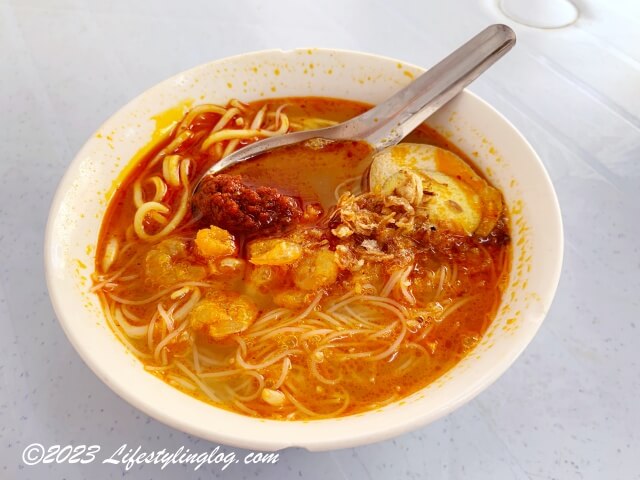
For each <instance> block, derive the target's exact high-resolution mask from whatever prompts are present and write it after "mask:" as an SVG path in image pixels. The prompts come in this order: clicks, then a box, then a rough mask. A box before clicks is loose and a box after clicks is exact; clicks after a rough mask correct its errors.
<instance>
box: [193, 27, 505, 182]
mask: <svg viewBox="0 0 640 480" xmlns="http://www.w3.org/2000/svg"><path fill="white" fill-rule="evenodd" d="M515 43H516V36H515V33H514V32H513V30H511V28H509V27H508V26H506V25H502V24H495V25H491V26H489V27H487V28H485V29H484V30H482V31H481V32H480V33H478V34H477V35H476V36H474V37H473V38H471V39H470V40H469V41H467V42H466V43H465V44H463V45H462V46H461V47H459V48H458V49H457V50H455V51H454V52H453V53H451V54H450V55H448V56H447V57H445V58H444V59H443V60H441V61H440V62H439V63H438V64H436V65H435V66H433V67H432V68H430V69H429V70H427V71H426V72H425V73H423V74H422V75H420V76H419V77H418V78H417V79H416V80H414V81H413V82H411V83H410V84H409V85H407V86H406V87H404V88H403V89H402V90H400V91H399V92H397V93H396V94H395V95H393V96H391V97H390V98H388V99H387V100H385V101H384V102H382V103H380V104H379V105H377V106H376V107H374V108H372V109H371V110H368V111H367V112H365V113H363V114H361V115H358V116H357V117H354V118H352V119H351V120H348V121H346V122H343V123H340V124H338V125H334V126H331V127H327V128H321V129H316V130H305V131H301V132H295V133H290V134H287V135H281V136H275V137H270V138H267V139H264V140H261V141H259V142H255V143H252V144H250V145H247V146H246V147H244V148H241V149H239V150H237V151H236V152H234V153H232V154H230V155H228V156H226V157H224V158H222V159H221V160H219V161H217V162H216V163H214V164H213V165H211V166H210V167H209V168H208V169H206V170H205V171H204V173H203V174H202V176H201V177H200V178H199V179H198V180H197V182H196V183H195V184H194V188H193V190H192V195H193V194H194V193H195V192H196V191H197V190H198V187H199V186H200V184H201V181H202V179H203V178H204V177H206V176H207V175H214V174H217V173H220V172H222V171H223V170H225V169H227V168H229V167H232V166H233V165H236V164H238V163H241V162H245V161H247V160H250V159H251V158H253V157H256V156H258V155H261V154H263V153H266V152H269V151H271V150H274V149H276V148H280V147H285V146H287V145H293V144H295V143H299V142H304V141H307V140H311V139H323V140H328V141H333V140H358V141H365V142H368V143H369V144H370V145H371V146H372V149H373V153H376V152H379V151H380V150H383V149H384V148H387V147H390V146H393V145H396V144H397V143H399V142H400V141H401V140H402V139H404V138H405V137H406V136H407V135H409V134H410V133H411V132H412V131H413V130H414V129H415V128H416V127H418V125H420V124H421V123H422V122H424V121H425V120H426V119H427V118H428V117H429V116H431V115H432V114H434V113H435V112H437V111H438V110H439V109H440V108H441V107H442V106H444V105H445V104H446V103H447V102H448V101H449V100H451V99H452V98H454V97H455V96H456V95H458V94H459V93H460V92H461V91H462V90H463V89H464V88H465V87H466V86H467V85H469V84H470V83H471V82H472V81H473V80H475V79H476V78H477V77H478V76H480V74H482V73H483V72H484V71H485V70H487V69H488V68H489V67H490V66H491V65H493V64H494V63H495V62H496V61H497V60H498V59H500V58H501V57H502V56H504V55H505V54H506V53H507V52H508V51H509V50H510V49H511V48H512V47H513V46H514V45H515ZM365 177H366V175H365Z"/></svg>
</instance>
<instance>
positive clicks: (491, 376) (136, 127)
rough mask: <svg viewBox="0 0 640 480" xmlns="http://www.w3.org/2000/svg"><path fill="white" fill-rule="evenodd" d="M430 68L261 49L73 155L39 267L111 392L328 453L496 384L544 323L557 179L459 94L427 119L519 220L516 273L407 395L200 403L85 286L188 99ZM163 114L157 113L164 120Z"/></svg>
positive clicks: (170, 93)
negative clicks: (138, 352) (270, 414)
mask: <svg viewBox="0 0 640 480" xmlns="http://www.w3.org/2000/svg"><path fill="white" fill-rule="evenodd" d="M421 72H422V69H420V68H418V67H415V66H412V65H407V64H404V63H403V62H399V61H397V60H393V59H389V58H383V57H379V56H373V55H367V54H362V53H355V52H346V51H336V50H316V49H312V50H307V49H304V50H295V51H288V52H284V51H277V50H276V51H265V52H258V53H248V54H245V55H240V56H237V57H232V58H227V59H223V60H218V61H215V62H212V63H209V64H206V65H202V66H199V67H196V68H193V69H191V70H189V71H187V72H184V73H180V74H178V75H176V76H174V77H172V78H170V79H168V80H166V81H164V82H162V83H160V84H159V85H157V86H155V87H153V88H151V89H149V90H147V91H146V92H144V93H143V94H142V95H140V96H139V97H138V98H136V99H135V100H133V101H131V102H130V103H129V104H128V105H126V106H125V107H124V108H122V109H121V110H120V111H119V112H117V113H116V114H115V115H113V116H112V117H111V118H110V119H109V120H107V122H106V123H105V124H104V125H102V126H101V127H100V128H99V130H98V131H97V132H96V133H95V134H94V135H92V137H91V138H90V139H89V140H88V141H87V143H86V144H85V145H84V147H83V148H82V150H81V151H80V152H79V153H78V155H77V156H76V158H75V159H74V160H73V162H72V163H71V165H70V166H69V169H68V170H67V173H66V175H65V176H64V178H63V180H62V182H61V183H60V186H59V187H58V191H57V194H56V196H55V199H54V201H53V205H52V207H51V212H50V215H49V223H48V225H47V230H46V240H45V259H46V260H45V261H46V271H47V282H48V286H49V291H50V295H51V299H52V302H53V306H54V308H55V310H56V313H57V315H58V318H59V319H60V323H61V325H62V327H63V328H64V330H65V332H66V334H67V336H68V337H69V340H71V343H72V344H73V345H74V347H75V348H76V350H77V351H78V353H79V354H80V356H81V357H82V358H83V359H84V361H85V362H86V363H87V364H88V365H89V367H91V369H92V370H93V371H94V372H95V374H96V375H98V377H100V378H101V379H102V380H103V381H104V382H105V383H106V384H107V385H108V386H109V387H110V388H111V389H113V390H114V391H115V392H116V393H118V394H119V395H120V396H121V397H122V398H124V399H125V400H127V401H128V402H129V403H131V404H132V405H134V406H136V407H137V408H139V409H140V410H142V411H144V412H145V413H147V414H149V415H151V416H152V417H154V418H156V419H158V420H160V421H161V422H164V423H166V424H169V425H171V426H173V427H175V428H178V429H180V430H183V431H185V432H189V433H191V434H194V435H197V436H200V437H203V438H206V439H209V440H211V441H214V442H221V443H224V444H228V445H233V446H237V447H244V448H252V449H261V450H277V449H281V448H284V447H289V446H298V447H304V448H307V449H309V450H328V449H335V448H343V447H351V446H356V445H361V444H366V443H371V442H375V441H379V440H383V439H387V438H389V437H393V436H395V435H399V434H401V433H403V432H406V431H408V430H412V429H416V428H418V427H420V426H422V425H425V424H427V423H429V422H432V421H433V420H435V419H437V418H439V417H441V416H443V415H445V414H447V413H449V412H451V411H452V410H454V409H456V408H458V407H460V406H461V405H462V404H464V403H465V402H467V401H469V400H470V399H472V398H473V397H474V396H476V395H477V394H478V393H480V392H481V391H482V390H483V389H484V388H486V387H487V386H489V385H490V384H491V383H492V382H493V381H495V380H496V379H497V378H498V377H499V376H500V375H501V374H502V373H503V372H504V371H505V370H506V369H507V368H508V367H509V366H510V365H511V364H512V363H513V362H514V361H515V359H516V358H517V357H518V355H519V354H520V353H521V352H522V351H523V350H524V348H525V347H526V346H527V344H528V343H529V342H530V341H531V339H532V338H533V336H534V335H535V333H536V331H537V330H538V328H539V327H540V324H541V323H542V321H543V319H544V317H545V314H546V313H547V310H548V309H549V306H550V304H551V300H552V298H553V295H554V293H555V289H556V286H557V283H558V279H559V275H560V267H561V263H562V250H563V237H562V224H561V218H560V211H559V207H558V202H557V199H556V195H555V192H554V190H553V187H552V185H551V182H550V180H549V177H548V175H547V173H546V171H545V169H544V167H543V165H542V163H541V162H540V159H539V158H538V156H537V155H536V153H535V152H534V151H533V149H532V148H531V146H530V145H529V144H528V143H527V141H526V140H525V139H524V138H523V137H522V135H520V133H518V131H517V130H516V129H515V128H514V127H513V126H512V125H511V124H510V123H509V122H508V121H507V120H506V119H505V118H504V117H502V116H501V115H500V114H499V113H498V112H497V111H495V110H494V109H493V108H492V107H491V106H489V105H488V104H487V103H485V102H484V101H482V100H481V99H479V98H478V97H476V96H475V95H473V94H471V93H469V92H466V91H465V92H463V93H462V94H461V95H459V96H458V97H457V98H456V99H454V100H453V101H452V102H450V103H449V104H448V105H447V106H446V107H445V108H443V109H442V110H441V111H440V112H438V113H437V114H436V115H435V116H433V117H432V118H431V119H430V120H429V121H428V123H429V124H430V125H431V126H433V127H435V128H436V129H437V130H439V131H440V132H441V133H443V134H444V135H445V136H447V137H449V138H450V139H451V140H452V141H453V142H454V143H455V144H456V145H457V146H459V147H460V148H462V150H464V151H465V152H466V153H468V154H469V155H470V156H471V157H472V158H474V159H475V161H476V163H477V165H478V166H479V167H480V168H481V169H482V170H483V171H484V173H485V174H486V175H487V176H488V178H489V179H490V180H491V181H492V182H493V183H494V184H495V185H496V186H497V187H498V188H500V189H501V190H502V192H503V193H504V196H505V199H506V203H507V205H508V208H509V211H510V215H511V220H512V238H513V267H512V271H511V278H510V282H509V286H508V288H507V290H506V292H505V294H504V298H503V302H502V305H501V307H500V309H499V312H498V315H497V318H496V319H495V321H494V322H493V324H492V325H491V327H490V329H489V332H488V333H487V334H486V336H485V337H484V338H483V340H482V341H481V343H480V344H479V345H478V346H477V347H476V349H475V350H474V351H473V352H471V354H469V355H468V356H467V357H466V358H464V359H463V360H462V361H461V362H460V363H459V364H458V365H457V366H456V367H455V368H453V369H452V370H451V371H449V372H448V373H446V374H445V375H444V376H443V377H441V378H440V379H438V380H437V381H435V382H434V383H432V384H431V385H429V386H428V387H426V388H425V389H423V390H421V391H419V392H417V393H415V394H414V395H411V396H410V397H408V398H406V399H404V400H403V401H401V402H397V403H394V404H391V405H388V406H386V407H384V408H382V409H380V410H377V411H372V412H368V413H363V414H359V415H354V416H350V417H344V418H337V419H329V420H317V421H308V422H280V421H271V420H259V419H254V418H249V417H246V416H242V415H239V414H235V413H231V412H228V411H225V410H222V409H218V408H215V407H212V406H210V405H208V404H205V403H203V402H200V401H198V400H196V399H194V398H192V397H190V396H188V395H185V394H183V393H181V392H180V391H178V390H176V389H174V388H172V387H170V386H169V385H167V384H166V383H164V382H162V381H161V380H159V379H157V378H156V377H154V376H153V375H151V374H149V373H147V372H146V371H144V370H143V368H142V365H141V363H140V362H139V361H138V360H137V359H135V358H134V357H133V356H132V355H131V354H129V353H128V352H127V351H126V349H125V348H124V346H123V345H121V344H120V342H119V341H118V340H117V339H116V337H115V335H114V334H113V333H112V332H111V331H110V330H109V328H108V327H107V325H106V323H105V319H104V315H103V312H102V311H101V309H100V307H99V302H98V300H97V298H96V297H95V296H94V295H93V294H90V293H89V292H88V288H89V287H90V280H89V279H88V278H89V275H90V273H91V272H92V271H93V264H94V257H93V256H94V252H95V245H96V241H97V237H98V231H99V228H100V222H101V220H102V217H103V214H104V212H105V209H106V207H107V203H108V200H109V197H110V195H111V194H112V193H113V189H114V186H115V185H117V182H118V179H119V178H120V175H121V172H122V171H123V169H124V168H125V167H126V166H127V164H128V163H129V162H130V159H131V158H132V157H133V156H134V155H135V154H136V152H137V151H138V150H139V149H140V148H141V147H142V146H144V145H145V144H148V142H149V141H150V140H151V138H152V134H153V132H154V130H155V129H156V127H161V128H166V127H167V126H168V125H170V122H171V121H175V120H177V119H178V118H179V117H180V116H181V115H182V113H183V111H184V109H185V108H186V107H187V105H188V100H192V101H194V103H200V102H212V103H222V104H224V103H226V102H227V100H228V99H230V98H234V97H235V98H239V99H241V100H255V99H259V98H263V97H265V98H266V97H285V96H305V95H313V96H330V97H339V98H346V99H352V100H360V101H365V102H371V103H377V102H380V101H382V100H383V99H385V98H387V97H388V96H390V95H391V94H393V93H394V92H395V91H397V90H398V89H399V88H400V87H401V86H403V85H405V84H407V83H408V82H410V81H411V79H412V78H414V76H416V75H418V74H419V73H421ZM161 112H164V113H162V114H161V115H159V114H160V113H161Z"/></svg>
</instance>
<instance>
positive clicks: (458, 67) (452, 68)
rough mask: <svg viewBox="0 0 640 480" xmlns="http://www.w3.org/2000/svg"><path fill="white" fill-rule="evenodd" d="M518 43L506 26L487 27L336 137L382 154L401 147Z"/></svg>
mask: <svg viewBox="0 0 640 480" xmlns="http://www.w3.org/2000/svg"><path fill="white" fill-rule="evenodd" d="M515 43H516V36H515V33H514V32H513V30H511V29H510V28H509V27H507V26H506V25H500V24H496V25H491V26H489V27H487V28H485V29H484V30H483V31H482V32H480V33H479V34H477V35H476V36H475V37H473V38H472V39H471V40H469V41H468V42H467V43H465V44H464V45H462V46H461V47H460V48H458V49H457V50H456V51H454V52H453V53H452V54H451V55H449V56H447V57H446V58H445V59H444V60H442V61H441V62H440V63H438V64H437V65H435V66H434V67H431V68H430V69H429V70H427V71H426V72H425V73H423V74H422V75H420V76H419V77H418V78H417V79H416V80H415V81H413V82H411V83H410V84H409V85H407V86H406V87H405V88H403V89H402V90H400V91H399V92H398V93H396V94H395V95H393V96H392V97H390V98H389V99H387V100H385V101H384V102H382V103H380V104H379V105H377V106H376V107H374V108H372V109H371V110H368V111H367V112H365V113H363V114H362V115H359V116H358V117H355V118H353V119H351V120H349V121H347V122H345V123H343V124H340V125H338V126H336V127H334V131H333V132H331V138H336V139H337V138H344V139H348V138H351V139H360V140H365V141H367V142H368V143H369V144H371V145H372V146H373V147H374V149H375V150H376V151H378V150H381V149H383V148H385V147H389V146H391V145H395V144H397V143H398V142H400V140H402V139H403V138H404V137H406V136H407V135H408V134H409V133H411V132H412V131H413V130H414V129H415V128H416V127H418V125H420V124H421V123H422V122H424V121H425V120H426V119H427V118H428V117H429V116H430V115H432V114H433V113H435V112H436V111H437V110H438V109H439V108H440V107H442V106H443V105H444V104H445V103H447V102H448V101H449V100H451V99H452V98H453V97H455V96H456V95H457V94H458V93H460V92H461V91H462V90H463V89H464V87H466V86H467V85H469V84H470V83H471V82H472V81H473V80H475V79H476V78H477V77H478V76H479V75H480V74H481V73H482V72H484V71H485V70H486V69H487V68H489V67H490V66H491V65H493V64H494V63H495V62H496V61H497V60H498V59H500V58H501V57H502V56H503V55H504V54H505V53H507V52H508V51H509V50H510V49H511V47H513V45H514V44H515Z"/></svg>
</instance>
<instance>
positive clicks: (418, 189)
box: [93, 97, 511, 420]
mask: <svg viewBox="0 0 640 480" xmlns="http://www.w3.org/2000/svg"><path fill="white" fill-rule="evenodd" d="M367 108H369V107H368V106H367V105H364V104H360V103H356V102H351V101H346V100H338V99H327V98H310V97H307V98H287V99H274V100H268V101H260V102H254V103H249V104H244V103H241V102H239V101H237V100H232V101H230V102H229V104H228V105H226V106H224V107H223V106H218V105H201V106H197V107H195V108H193V109H192V110H191V111H190V112H188V113H187V115H186V116H185V117H184V119H183V120H182V121H181V122H180V123H179V124H178V125H177V126H176V127H175V128H174V130H173V131H172V133H171V134H170V135H169V136H168V137H167V138H165V139H164V140H163V141H162V142H161V143H159V144H158V145H157V146H156V148H154V149H153V151H152V152H150V153H149V155H147V157H146V158H144V159H143V160H142V161H141V162H140V164H139V165H138V166H137V167H136V168H135V169H133V171H132V172H131V173H130V174H129V175H128V177H127V178H126V179H125V180H124V181H123V182H122V184H121V185H120V187H119V188H118V190H117V192H116V194H115V195H114V197H113V199H112V200H111V203H110V205H109V208H108V210H107V213H106V215H105V218H104V220H103V223H102V229H101V233H100V237H99V244H98V249H97V254H96V265H95V274H94V286H93V290H94V291H95V292H96V293H97V294H98V296H99V297H100V299H101V302H102V305H103V308H104V311H105V315H106V318H107V321H108V323H109V325H110V327H111V328H112V330H113V331H114V333H115V334H116V335H117V336H118V338H119V339H120V340H121V341H122V342H123V344H124V345H125V346H126V347H127V348H128V349H129V350H130V351H131V352H132V353H133V354H134V355H135V356H137V357H138V358H139V359H140V360H141V361H142V362H143V363H144V365H145V368H146V369H147V370H148V371H149V372H150V374H153V375H156V376H158V377H159V378H161V379H162V380H164V381H166V382H168V383H169V384H171V385H173V386H174V387H176V388H178V389H180V390H182V391H183V392H185V393H187V394H189V395H192V396H194V397H197V398H199V399H202V400H203V401H206V402H209V403H212V404H214V405H216V406H218V407H222V408H226V409H229V410H232V411H235V412H238V413H242V414H246V415H251V416H256V417H261V418H271V419H281V420H306V419H316V418H326V417H336V416H343V415H350V414H354V413H358V412H363V411H367V410H371V409H375V408H378V407H380V406H382V405H385V404H388V403H390V402H394V401H397V400H399V399H401V398H403V397H406V396H408V395H410V394H411V393H413V392H415V391H417V390H419V389H421V388H423V387H424V386H426V385H427V384H429V383H430V382H432V381H433V380H434V379H436V378H438V377H439V376H441V375H442V374H443V373H444V372H446V371H447V370H448V369H450V368H451V367H452V366H454V365H455V364H456V363H457V362H458V361H459V360H460V359H461V358H463V357H464V356H465V355H466V354H468V352H469V351H471V350H472V349H473V347H474V346H475V345H476V344H477V343H478V341H479V340H480V338H481V337H482V335H483V333H484V332H485V331H486V329H487V327H488V325H489V324H490V323H491V321H492V319H493V318H494V316H495V314H496V309H497V306H498V304H499V302H500V298H501V293H502V290H503V288H504V286H505V284H506V278H507V276H508V271H509V262H510V256H511V255H510V248H511V247H510V240H509V228H508V219H507V218H506V213H505V211H504V207H503V204H502V196H501V194H500V193H499V192H498V191H497V190H496V189H494V188H493V187H492V186H491V185H489V184H488V183H487V182H486V180H485V179H483V178H482V177H481V176H480V175H479V174H478V173H477V172H476V171H475V169H474V168H473V166H472V164H471V163H470V162H469V159H468V158H466V157H465V156H464V155H463V154H462V152H460V151H458V150H457V149H456V148H455V146H454V145H452V144H450V143H449V142H448V141H447V140H446V139H444V138H443V137H441V136H440V135H438V134H437V133H436V132H435V131H433V130H431V129H430V128H428V127H427V126H421V127H420V128H419V129H418V130H416V131H415V132H414V133H413V134H412V135H411V136H410V137H409V138H408V139H407V140H406V143H403V144H400V145H399V146H396V147H391V148H390V149H387V150H385V151H383V152H379V153H377V154H375V155H372V152H371V149H370V147H369V146H368V145H367V144H364V143H361V142H327V141H321V140H316V141H309V142H306V143H304V144H302V145H295V146H291V147H286V148H283V149H280V150H277V151H274V152H271V153H269V154H266V155H263V156H261V157H258V158H256V159H255V160H251V161H249V162H245V163H243V164H241V165H238V166H236V167H234V168H233V169H230V170H228V171H225V172H224V173H223V174H220V175H216V176H214V177H210V178H205V180H204V181H203V183H202V187H201V188H199V189H198V191H197V192H196V193H195V195H194V196H193V199H191V193H192V192H191V191H192V189H193V184H194V182H195V179H196V178H198V177H199V174H200V173H201V172H203V171H204V170H206V166H207V165H209V164H210V163H211V162H214V161H216V160H218V159H220V158H222V157H224V156H225V155H228V154H229V153H231V152H233V151H235V150H237V149H238V148H241V147H242V146H243V145H245V144H247V143H250V142H253V141H256V140H259V139H260V138H265V137H268V136H273V135H282V134H286V133H287V132H291V131H297V130H302V129H312V128H321V127H324V126H329V125H333V124H335V123H337V122H340V121H344V120H346V119H348V118H351V117H353V116H355V115H357V114H359V113H362V112H363V111H365V110H366V109H367Z"/></svg>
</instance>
